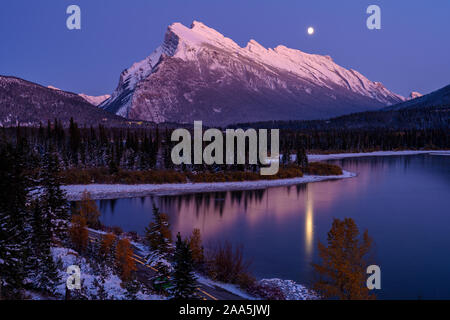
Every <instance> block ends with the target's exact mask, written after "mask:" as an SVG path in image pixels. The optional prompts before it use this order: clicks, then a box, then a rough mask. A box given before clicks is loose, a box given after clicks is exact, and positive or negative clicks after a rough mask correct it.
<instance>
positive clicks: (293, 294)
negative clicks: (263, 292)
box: [259, 278, 319, 300]
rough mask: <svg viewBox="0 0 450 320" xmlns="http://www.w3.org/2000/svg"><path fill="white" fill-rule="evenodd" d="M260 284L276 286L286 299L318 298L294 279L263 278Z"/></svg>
mask: <svg viewBox="0 0 450 320" xmlns="http://www.w3.org/2000/svg"><path fill="white" fill-rule="evenodd" d="M259 284H260V285H262V286H265V287H276V288H278V289H280V290H281V292H283V294H284V297H285V299H286V300H317V299H319V297H318V296H317V294H316V293H315V292H314V291H312V290H309V289H307V288H306V287H305V286H302V285H301V284H297V283H295V282H294V281H292V280H282V279H277V278H274V279H262V280H260V281H259Z"/></svg>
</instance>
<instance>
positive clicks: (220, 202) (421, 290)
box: [98, 155, 450, 299]
mask: <svg viewBox="0 0 450 320" xmlns="http://www.w3.org/2000/svg"><path fill="white" fill-rule="evenodd" d="M332 162H333V163H336V164H338V165H340V166H342V167H343V168H344V169H345V170H348V171H352V172H355V173H357V174H358V176H357V177H355V178H350V179H343V180H336V181H324V182H316V183H309V184H302V185H297V186H291V187H276V188H270V189H266V190H257V191H233V192H216V193H214V192H213V193H196V194H187V195H177V196H162V197H144V198H132V199H117V200H101V201H99V202H98V204H99V207H100V209H101V212H102V217H101V219H102V222H103V223H104V224H106V225H110V226H116V225H117V226H120V227H122V229H124V230H126V231H137V232H139V233H143V232H144V228H145V227H146V226H147V225H148V223H149V222H150V221H151V218H152V204H153V203H155V204H156V205H157V206H158V207H159V208H161V210H162V211H163V212H165V213H167V214H168V215H169V217H170V222H171V225H172V229H173V233H174V234H176V233H177V232H178V231H179V232H181V234H182V235H185V236H187V235H189V234H190V233H191V232H192V230H193V229H194V228H199V229H200V230H201V234H202V237H203V241H204V244H205V246H208V244H214V243H216V242H217V241H224V240H228V241H231V242H232V243H233V244H236V245H238V244H243V245H244V252H245V256H246V257H247V258H249V259H251V260H252V265H251V270H252V272H253V273H254V275H255V276H256V277H258V278H274V277H277V278H282V279H292V280H295V281H297V282H298V283H302V284H306V285H308V284H310V283H311V281H312V280H313V272H312V267H311V262H317V258H318V256H317V244H318V241H322V242H324V241H325V240H326V234H327V232H328V231H329V229H330V227H331V222H332V219H333V217H335V218H341V219H342V218H345V217H352V218H353V219H354V220H355V221H356V223H357V224H358V226H359V227H360V230H362V229H367V230H368V231H369V235H370V236H371V237H372V238H373V239H374V242H375V244H376V247H375V250H374V263H375V264H378V265H379V266H380V267H381V286H382V289H381V290H380V291H378V292H379V293H378V296H379V298H388V299H389V298H399V299H418V298H422V299H437V298H439V299H450V157H448V156H439V155H415V156H389V157H366V158H353V159H343V160H337V161H332Z"/></svg>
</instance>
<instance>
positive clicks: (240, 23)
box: [0, 0, 450, 95]
mask: <svg viewBox="0 0 450 320" xmlns="http://www.w3.org/2000/svg"><path fill="white" fill-rule="evenodd" d="M70 4H77V5H79V6H80V8H81V15H82V29H81V30H75V31H69V30H68V29H67V28H66V18H67V14H66V8H67V6H69V5H70ZM370 4H377V5H379V6H380V7H381V23H382V29H381V30H372V31H371V30H368V29H367V27H366V19H367V17H368V15H367V14H366V8H367V7H368V6H369V5H370ZM449 14H450V1H449V0H433V1H425V0H407V1H406V0H397V1H392V0H386V1H376V0H371V1H366V0H345V1H344V0H341V1H337V0H314V1H302V0H277V1H275V0H246V1H242V0H239V1H238V0H227V1H225V0H215V1H211V0H165V1H153V0H129V1H115V0H71V1H66V0H58V1H54V0H39V1H29V0H14V1H2V3H1V5H0V43H1V46H0V74H2V75H13V76H17V77H21V78H24V79H27V80H30V81H34V82H37V83H40V84H42V85H52V86H55V87H58V88H61V89H64V90H68V91H73V92H77V93H80V92H83V93H87V94H90V95H100V94H105V93H111V92H112V91H113V90H114V89H115V87H116V85H117V82H118V79H119V74H120V72H121V71H122V70H123V69H125V68H127V67H129V66H130V65H131V64H133V63H134V62H136V61H139V60H142V59H143V58H145V57H146V56H147V55H148V54H150V53H151V52H152V51H153V50H154V49H155V48H156V47H157V46H158V45H159V44H160V43H161V42H162V40H163V37H164V33H165V30H166V28H167V26H168V25H169V24H171V23H172V22H181V23H183V24H185V25H188V26H189V25H190V24H191V22H192V20H198V21H201V22H203V23H205V24H206V25H208V26H210V27H212V28H214V29H216V30H218V31H219V32H221V33H222V34H224V35H225V36H227V37H230V38H232V39H233V40H235V41H236V42H237V43H238V44H239V45H241V46H245V44H246V43H247V42H248V40H249V39H255V40H256V41H258V42H259V43H261V44H262V45H264V46H265V47H275V46H277V45H279V44H283V45H285V46H287V47H291V48H295V49H300V50H302V51H305V52H308V53H318V54H327V55H330V56H331V57H332V58H333V60H334V61H335V62H336V63H338V64H340V65H342V66H344V67H346V68H353V69H355V70H358V71H359V72H361V73H362V74H364V75H365V76H367V77H368V78H369V79H370V80H373V81H380V82H382V83H383V84H384V85H385V86H386V87H387V88H388V89H389V90H392V91H394V92H396V93H399V94H402V95H408V94H409V92H410V91H419V92H421V93H428V92H431V91H433V90H436V89H439V88H441V87H443V86H445V85H448V84H449V83H450V19H449V18H448V17H449ZM308 26H313V27H314V28H315V30H316V33H315V34H314V35H313V36H308V35H307V32H306V30H307V28H308Z"/></svg>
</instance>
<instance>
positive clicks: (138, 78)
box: [99, 21, 405, 125]
mask: <svg viewBox="0 0 450 320" xmlns="http://www.w3.org/2000/svg"><path fill="white" fill-rule="evenodd" d="M404 100H405V98H404V97H402V96H400V95H397V94H395V93H392V92H390V91H389V90H387V89H386V88H385V87H384V86H383V85H382V84H381V83H380V82H374V81H370V80H369V79H367V78H366V77H364V76H363V75H362V74H361V73H359V72H358V71H356V70H353V69H349V70H347V69H345V68H343V67H341V66H339V65H337V64H336V63H334V62H333V60H332V59H331V57H329V56H321V55H314V54H308V53H304V52H302V51H300V50H296V49H290V48H287V47H285V46H283V45H279V46H277V47H275V48H273V49H272V48H269V49H266V48H264V47H263V46H262V45H260V44H259V43H258V42H256V41H255V40H253V39H251V40H250V41H249V42H248V43H247V45H246V46H245V47H240V46H239V45H238V44H236V43H235V42H234V41H233V40H231V39H230V38H227V37H225V36H223V35H222V34H221V33H219V32H218V31H216V30H214V29H212V28H209V27H207V26H206V25H205V24H203V23H201V22H198V21H194V22H193V23H192V25H191V28H187V27H185V26H184V25H182V24H180V23H173V24H171V25H170V26H169V27H168V29H167V31H166V34H165V37H164V41H163V43H162V45H161V46H159V47H158V48H157V49H156V50H155V51H154V52H153V53H152V54H151V55H149V56H148V57H146V58H145V59H144V60H142V61H139V62H136V63H134V64H133V65H132V66H131V67H130V68H128V69H126V70H124V71H123V72H122V73H121V75H120V79H119V84H118V86H117V88H116V90H115V91H114V92H113V93H112V94H111V97H110V98H109V99H108V100H106V101H104V102H103V103H102V104H101V105H100V106H99V107H100V108H102V109H105V110H107V111H110V112H112V113H115V114H118V115H120V116H123V117H126V118H129V119H135V120H138V119H139V120H148V121H155V122H164V121H178V122H191V121H193V120H204V121H205V122H206V123H207V124H220V125H222V124H228V123H233V122H236V121H238V120H242V118H243V117H244V118H245V119H246V120H265V119H273V117H274V116H275V117H277V116H278V117H281V118H284V119H287V118H290V117H294V118H300V119H314V118H324V117H327V116H333V115H339V114H345V113H349V112H357V111H363V110H375V109H379V108H382V107H384V106H386V105H390V104H396V103H398V102H401V101H404Z"/></svg>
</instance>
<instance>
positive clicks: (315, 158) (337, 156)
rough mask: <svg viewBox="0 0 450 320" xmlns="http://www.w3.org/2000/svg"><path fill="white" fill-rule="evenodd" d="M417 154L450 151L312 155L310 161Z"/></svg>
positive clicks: (445, 154)
mask: <svg viewBox="0 0 450 320" xmlns="http://www.w3.org/2000/svg"><path fill="white" fill-rule="evenodd" d="M415 154H431V155H439V156H450V150H420V151H419V150H404V151H374V152H361V153H334V154H310V155H308V160H309V161H324V160H334V159H343V158H358V157H380V156H410V155H415Z"/></svg>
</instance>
